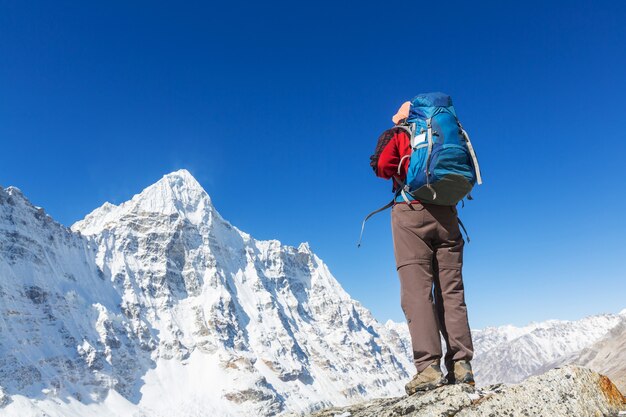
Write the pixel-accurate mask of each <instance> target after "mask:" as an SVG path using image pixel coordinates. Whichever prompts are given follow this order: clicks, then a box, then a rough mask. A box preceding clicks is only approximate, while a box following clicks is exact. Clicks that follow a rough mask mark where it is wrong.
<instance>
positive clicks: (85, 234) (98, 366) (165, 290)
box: [0, 170, 414, 417]
mask: <svg viewBox="0 0 626 417" xmlns="http://www.w3.org/2000/svg"><path fill="white" fill-rule="evenodd" d="M0 309H1V313H2V314H1V315H0V316H1V317H2V318H1V319H0V404H2V406H3V409H2V415H3V416H5V415H7V416H12V415H15V416H18V415H19V416H20V417H24V416H28V415H33V416H34V415H42V413H44V412H45V413H47V415H50V416H61V415H63V416H72V415H76V416H78V415H80V416H89V415H98V416H107V415H116V416H133V417H136V416H150V417H157V416H168V417H169V416H209V415H210V416H231V415H232V416H252V415H254V416H257V415H258V416H268V415H276V414H280V413H283V412H287V411H289V412H300V411H302V412H304V411H308V410H311V409H314V408H316V407H321V406H325V405H330V404H334V405H341V404H348V403H352V402H356V401H360V400H362V399H365V398H371V397H381V396H390V395H399V394H401V393H402V392H403V384H404V382H405V381H406V379H407V378H409V376H410V374H412V373H413V372H414V369H413V366H412V364H411V361H410V359H409V358H408V357H407V356H406V354H405V345H404V343H405V341H403V340H402V339H401V338H400V337H399V336H398V334H397V332H396V331H393V330H390V329H388V328H387V327H385V326H383V325H381V324H380V323H378V322H377V321H376V320H375V319H374V318H373V316H372V315H371V314H370V312H369V311H368V310H367V309H365V308H364V307H363V306H361V305H360V304H359V303H358V302H356V301H355V300H353V299H352V298H351V297H350V296H349V295H348V294H347V293H346V292H345V291H344V290H343V288H342V287H341V286H340V285H339V283H338V282H337V281H336V280H335V278H334V277H333V276H332V274H331V273H330V271H329V270H328V268H327V266H326V265H325V264H324V263H323V262H322V261H321V260H320V259H319V258H318V257H317V256H315V254H314V253H313V252H312V251H311V249H310V248H309V246H308V245H307V244H306V243H304V244H301V245H300V246H299V247H298V248H295V247H290V246H284V245H281V244H280V242H278V241H259V240H255V239H254V238H252V237H251V236H250V235H248V234H246V233H244V232H242V231H240V230H238V229H237V228H235V227H234V226H232V225H231V224H230V223H228V222H227V221H225V220H224V219H223V218H222V217H221V216H220V215H219V213H218V212H217V211H216V210H215V208H214V207H213V205H212V203H211V199H210V198H209V196H208V195H207V193H206V192H205V191H204V190H203V189H202V187H201V186H200V185H199V184H198V182H197V181H196V180H195V179H194V178H193V177H192V176H191V175H190V174H189V173H188V172H187V171H185V170H181V171H177V172H174V173H172V174H169V175H166V176H165V177H163V178H162V179H161V180H160V181H158V182H157V183H155V184H154V185H152V186H150V187H148V188H147V189H145V190H144V191H143V192H142V193H140V194H138V195H136V196H134V197H133V198H132V199H131V200H130V201H127V202H125V203H123V204H121V205H119V206H115V205H112V204H109V203H106V204H104V205H103V206H102V207H100V208H98V209H96V210H94V211H93V212H92V213H90V214H89V215H87V216H86V217H85V219H84V220H82V221H80V222H78V223H76V224H74V225H73V226H72V228H71V230H70V229H68V228H66V227H64V226H62V225H60V224H59V223H57V222H55V221H54V220H52V219H51V218H50V217H49V216H48V215H46V214H45V213H44V211H43V210H42V209H41V208H37V207H34V206H33V205H32V204H31V203H30V202H29V201H28V200H27V199H26V198H25V197H24V196H23V195H22V193H21V192H20V191H19V190H18V189H16V188H12V187H9V188H7V189H0Z"/></svg>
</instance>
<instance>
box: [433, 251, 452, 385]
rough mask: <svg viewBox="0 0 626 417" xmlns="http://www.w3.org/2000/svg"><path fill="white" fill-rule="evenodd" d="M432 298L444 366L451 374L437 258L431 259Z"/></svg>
mask: <svg viewBox="0 0 626 417" xmlns="http://www.w3.org/2000/svg"><path fill="white" fill-rule="evenodd" d="M433 284H434V285H433V296H434V301H435V311H436V312H437V324H438V325H439V331H440V332H441V336H442V337H443V340H444V342H445V348H446V349H445V358H444V365H445V367H446V370H447V371H448V372H452V370H453V369H454V365H453V363H452V350H451V349H450V340H449V338H448V331H447V329H446V322H445V319H444V316H445V307H444V305H443V296H442V294H441V283H440V282H439V263H438V262H437V257H436V256H434V257H433Z"/></svg>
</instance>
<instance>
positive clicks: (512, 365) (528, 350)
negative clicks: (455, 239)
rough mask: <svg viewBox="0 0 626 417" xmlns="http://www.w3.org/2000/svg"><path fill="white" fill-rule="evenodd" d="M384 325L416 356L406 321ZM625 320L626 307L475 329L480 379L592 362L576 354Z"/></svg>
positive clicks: (510, 378) (507, 378) (506, 378)
mask: <svg viewBox="0 0 626 417" xmlns="http://www.w3.org/2000/svg"><path fill="white" fill-rule="evenodd" d="M385 326H386V327H387V328H388V329H390V330H393V331H395V332H397V333H398V334H399V336H400V338H401V339H403V340H404V344H403V347H404V349H405V355H406V356H407V357H411V348H410V336H409V332H408V328H407V327H406V325H404V324H402V323H395V322H393V321H388V322H387V323H385ZM622 326H626V310H624V311H622V312H621V313H619V314H603V315H597V316H591V317H586V318H583V319H581V320H577V321H565V320H548V321H544V322H541V323H531V324H529V325H527V326H523V327H516V326H511V325H507V326H500V327H487V328H485V329H480V330H477V329H474V330H472V338H473V342H474V360H473V361H472V366H473V369H474V374H475V377H476V382H477V384H478V385H481V386H484V385H490V384H496V383H517V382H521V381H523V380H524V379H526V378H527V377H529V376H531V375H538V374H543V373H544V372H546V371H548V370H549V369H552V368H554V367H557V366H562V365H565V364H569V363H579V364H581V365H588V364H587V363H584V362H583V361H581V360H579V361H576V360H575V358H576V357H577V356H578V355H579V354H580V353H581V351H583V349H586V348H589V347H591V346H593V345H594V343H596V342H598V341H600V340H603V338H607V337H608V338H609V339H610V340H612V339H611V338H610V337H609V335H610V334H611V332H612V331H614V329H619V328H621V327H622ZM608 343H614V342H609V341H607V342H606V344H608ZM442 345H443V344H442ZM444 351H445V349H444ZM606 366H607V367H610V366H612V365H611V364H606ZM591 367H592V369H594V370H597V371H598V372H606V369H599V367H597V366H595V367H594V366H591Z"/></svg>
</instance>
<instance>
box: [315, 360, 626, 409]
mask: <svg viewBox="0 0 626 417" xmlns="http://www.w3.org/2000/svg"><path fill="white" fill-rule="evenodd" d="M620 415H626V398H625V397H624V396H623V395H622V394H621V393H620V391H619V390H618V389H617V388H616V386H615V385H614V384H613V383H612V382H611V381H610V380H609V378H607V377H606V376H603V375H600V374H598V373H596V372H593V371H591V370H589V369H586V368H581V367H577V366H566V367H564V368H560V369H553V370H551V371H549V372H547V373H545V374H543V375H539V376H534V377H531V378H528V379H527V380H526V381H524V382H523V383H521V384H519V385H512V386H504V385H492V386H490V387H487V388H484V389H474V388H473V387H470V386H469V385H450V386H445V387H442V388H439V389H436V390H433V391H429V392H426V393H423V394H416V395H413V396H411V397H406V396H405V397H398V398H385V399H378V400H373V401H369V402H366V403H361V404H358V405H354V406H349V407H342V408H332V409H326V410H323V411H320V412H317V413H315V414H313V415H311V416H310V417H405V416H406V417H451V416H455V417H496V416H507V417H574V416H576V417H601V416H602V417H613V416H620Z"/></svg>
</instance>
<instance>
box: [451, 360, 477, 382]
mask: <svg viewBox="0 0 626 417" xmlns="http://www.w3.org/2000/svg"><path fill="white" fill-rule="evenodd" d="M446 368H448V375H447V376H446V378H447V380H448V383H449V384H470V385H474V384H475V383H474V373H473V372H472V365H471V364H470V363H469V361H455V362H454V365H450V366H446ZM452 368H454V372H452Z"/></svg>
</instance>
